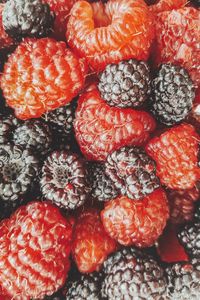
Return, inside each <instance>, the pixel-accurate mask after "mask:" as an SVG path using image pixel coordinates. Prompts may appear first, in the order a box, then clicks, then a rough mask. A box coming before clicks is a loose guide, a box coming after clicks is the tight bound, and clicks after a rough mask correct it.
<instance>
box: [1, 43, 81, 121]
mask: <svg viewBox="0 0 200 300" xmlns="http://www.w3.org/2000/svg"><path fill="white" fill-rule="evenodd" d="M86 69H87V68H86V65H85V61H84V59H79V58H77V57H76V56H75V55H74V54H73V53H72V52H71V51H70V50H69V49H67V48H66V44H65V43H64V42H57V41H55V40H53V39H50V38H43V39H26V40H24V41H23V42H22V43H21V44H20V45H19V46H18V47H17V49H16V50H15V52H14V53H13V54H11V56H10V57H9V59H8V61H7V63H6V64H5V66H4V72H3V75H2V77H1V88H2V90H3V94H4V97H5V99H6V102H7V104H8V105H9V106H10V107H12V108H13V109H14V110H15V114H16V116H17V117H18V118H20V119H30V118H38V117H40V116H41V115H42V114H43V113H45V112H47V111H50V110H53V109H56V108H58V107H60V106H63V105H65V104H67V103H68V102H70V101H71V100H72V98H73V97H75V96H76V95H77V94H78V92H79V91H80V90H81V88H82V87H83V85H84V81H85V76H86Z"/></svg>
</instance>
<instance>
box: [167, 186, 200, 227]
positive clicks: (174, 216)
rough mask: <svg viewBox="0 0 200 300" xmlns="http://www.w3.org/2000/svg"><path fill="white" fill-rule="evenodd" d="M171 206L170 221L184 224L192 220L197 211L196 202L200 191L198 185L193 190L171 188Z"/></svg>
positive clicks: (169, 193)
mask: <svg viewBox="0 0 200 300" xmlns="http://www.w3.org/2000/svg"><path fill="white" fill-rule="evenodd" d="M167 195H168V199H169V206H170V221H171V222H172V223H173V224H182V223H185V222H188V221H192V219H193V217H194V212H195V202H196V201H197V200H198V199H199V197H200V193H199V189H198V188H197V187H194V188H193V189H191V190H179V191H174V190H170V191H168V193H167Z"/></svg>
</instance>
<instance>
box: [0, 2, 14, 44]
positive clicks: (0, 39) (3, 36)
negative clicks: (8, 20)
mask: <svg viewBox="0 0 200 300" xmlns="http://www.w3.org/2000/svg"><path fill="white" fill-rule="evenodd" d="M3 8H4V4H0V49H3V48H6V47H10V46H11V45H13V44H14V42H13V40H12V39H11V38H10V37H9V36H8V35H7V33H6V32H5V30H4V28H3V24H2V11H3Z"/></svg>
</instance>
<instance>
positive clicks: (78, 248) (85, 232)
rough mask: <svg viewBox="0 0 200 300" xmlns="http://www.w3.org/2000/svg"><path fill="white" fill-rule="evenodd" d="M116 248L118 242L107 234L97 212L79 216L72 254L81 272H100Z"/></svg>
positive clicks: (86, 212) (88, 211)
mask: <svg viewBox="0 0 200 300" xmlns="http://www.w3.org/2000/svg"><path fill="white" fill-rule="evenodd" d="M116 246H117V245H116V242H115V241H114V240H113V239H112V238H110V237H109V236H108V234H107V233H106V232H105V230H104V227H103V225H102V223H101V219H100V215H99V212H98V211H97V210H92V209H90V210H87V211H84V212H82V213H81V214H80V215H79V216H78V218H77V223H76V225H75V229H74V235H73V243H72V254H73V257H74V260H75V261H76V264H77V266H78V269H79V271H80V272H82V273H89V272H93V271H98V270H99V269H100V267H101V265H102V264H103V262H104V261H105V259H106V258H107V256H108V255H109V254H110V253H112V252H113V251H115V250H116Z"/></svg>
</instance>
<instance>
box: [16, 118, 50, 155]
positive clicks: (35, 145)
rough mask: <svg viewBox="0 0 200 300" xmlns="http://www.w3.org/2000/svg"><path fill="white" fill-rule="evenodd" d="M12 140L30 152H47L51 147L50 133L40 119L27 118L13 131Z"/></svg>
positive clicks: (43, 153) (41, 153) (42, 153)
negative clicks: (27, 119)
mask: <svg viewBox="0 0 200 300" xmlns="http://www.w3.org/2000/svg"><path fill="white" fill-rule="evenodd" d="M13 142H14V143H15V144H16V145H20V146H21V147H22V148H24V149H30V150H31V151H32V153H37V154H40V155H45V154H47V153H48V152H49V151H50V149H51V144H52V134H51V131H50V128H49V126H48V125H47V124H44V123H43V122H41V121H40V120H34V121H33V120H29V121H26V122H25V123H24V124H22V125H21V126H18V127H17V128H16V129H15V131H14V132H13Z"/></svg>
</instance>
